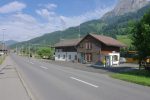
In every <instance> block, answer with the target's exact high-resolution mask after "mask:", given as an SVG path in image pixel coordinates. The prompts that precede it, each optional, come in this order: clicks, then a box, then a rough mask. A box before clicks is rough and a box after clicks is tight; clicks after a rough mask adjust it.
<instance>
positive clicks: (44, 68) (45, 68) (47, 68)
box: [40, 66, 48, 69]
mask: <svg viewBox="0 0 150 100" xmlns="http://www.w3.org/2000/svg"><path fill="white" fill-rule="evenodd" d="M40 67H41V68H43V69H48V68H47V67H44V66H40Z"/></svg>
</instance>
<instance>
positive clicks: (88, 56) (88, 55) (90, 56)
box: [85, 53, 92, 62]
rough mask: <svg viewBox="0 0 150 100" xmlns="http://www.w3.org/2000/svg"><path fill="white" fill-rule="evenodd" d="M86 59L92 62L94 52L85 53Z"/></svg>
mask: <svg viewBox="0 0 150 100" xmlns="http://www.w3.org/2000/svg"><path fill="white" fill-rule="evenodd" d="M85 60H86V61H87V62H91V61H92V54H91V53H86V54H85Z"/></svg>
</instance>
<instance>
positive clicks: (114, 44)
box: [77, 34, 125, 66]
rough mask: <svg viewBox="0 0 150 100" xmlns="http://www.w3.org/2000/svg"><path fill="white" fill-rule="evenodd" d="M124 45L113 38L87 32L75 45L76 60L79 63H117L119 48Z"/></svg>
mask: <svg viewBox="0 0 150 100" xmlns="http://www.w3.org/2000/svg"><path fill="white" fill-rule="evenodd" d="M124 46H125V45H124V44H122V43H120V42H119V41H117V40H115V39H113V38H110V37H107V36H103V35H95V34H88V35H87V36H85V37H84V38H83V39H82V40H81V41H80V42H79V43H78V45H77V53H78V54H77V55H78V61H79V62H80V63H99V64H104V65H110V66H112V65H118V64H119V59H120V48H121V47H124Z"/></svg>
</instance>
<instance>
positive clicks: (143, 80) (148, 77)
mask: <svg viewBox="0 0 150 100" xmlns="http://www.w3.org/2000/svg"><path fill="white" fill-rule="evenodd" d="M110 76H111V77H112V78H116V79H120V80H124V81H128V82H132V83H136V84H140V85H144V86H150V71H146V70H134V71H129V72H121V73H114V74H111V75H110Z"/></svg>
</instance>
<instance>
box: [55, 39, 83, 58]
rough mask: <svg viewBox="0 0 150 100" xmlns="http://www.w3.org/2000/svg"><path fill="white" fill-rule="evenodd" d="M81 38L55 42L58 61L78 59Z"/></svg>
mask: <svg viewBox="0 0 150 100" xmlns="http://www.w3.org/2000/svg"><path fill="white" fill-rule="evenodd" d="M80 40H81V39H71V40H63V41H60V42H59V43H56V44H55V46H54V47H55V60H56V61H77V48H76V46H77V44H78V43H79V41H80Z"/></svg>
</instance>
